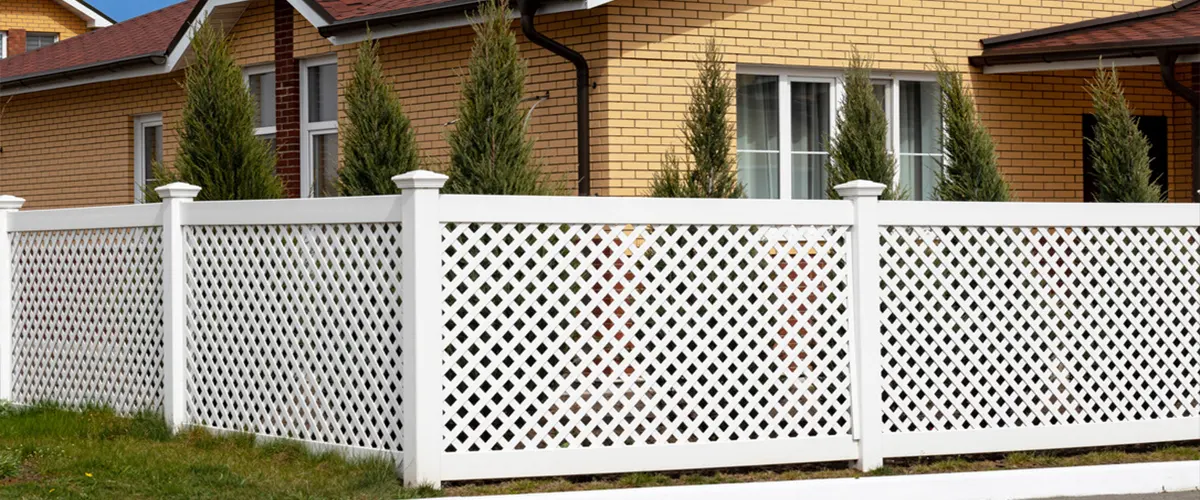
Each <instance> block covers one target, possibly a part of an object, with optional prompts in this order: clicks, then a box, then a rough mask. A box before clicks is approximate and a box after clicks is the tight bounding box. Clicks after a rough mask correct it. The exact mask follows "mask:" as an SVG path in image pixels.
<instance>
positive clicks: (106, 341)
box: [12, 227, 163, 413]
mask: <svg viewBox="0 0 1200 500" xmlns="http://www.w3.org/2000/svg"><path fill="white" fill-rule="evenodd" d="M161 232H162V231H161V230H160V229H159V228H155V227H146V228H121V229H92V230H76V231H42V232H20V233H14V234H13V236H12V249H13V306H14V307H13V349H14V352H13V362H14V379H13V397H14V399H15V400H16V401H17V402H20V403H35V402H43V401H52V402H57V403H60V404H65V405H68V406H81V405H90V404H98V405H105V406H110V407H112V408H113V409H115V410H117V411H119V412H122V413H130V412H135V411H139V410H154V411H157V410H161V409H162V401H163V395H162V387H163V370H162V367H163V350H162V242H161Z"/></svg>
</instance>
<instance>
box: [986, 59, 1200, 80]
mask: <svg viewBox="0 0 1200 500" xmlns="http://www.w3.org/2000/svg"><path fill="white" fill-rule="evenodd" d="M1194 62H1200V55H1197V54H1191V55H1185V56H1179V59H1178V60H1177V61H1175V63H1176V64H1186V63H1194ZM1099 65H1100V59H1084V60H1080V61H1057V62H1040V63H1021V64H997V65H995V66H984V67H983V74H985V75H1004V74H1010V73H1034V72H1039V71H1067V70H1075V69H1096V68H1097V67H1098V66H1099ZM1104 66H1105V67H1109V68H1111V67H1114V66H1115V67H1118V68H1123V67H1126V66H1158V59H1157V58H1154V57H1117V58H1112V59H1104Z"/></svg>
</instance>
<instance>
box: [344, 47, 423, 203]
mask: <svg viewBox="0 0 1200 500" xmlns="http://www.w3.org/2000/svg"><path fill="white" fill-rule="evenodd" d="M345 95H346V117H347V118H348V122H347V123H346V126H345V127H344V132H343V139H342V151H343V153H342V158H343V159H342V162H343V164H342V169H341V170H339V171H338V181H339V182H338V191H339V192H340V193H341V195H342V196H370V195H379V194H396V193H399V192H400V190H399V189H397V188H396V184H395V183H393V182H392V176H394V175H398V174H403V173H405V172H408V171H410V170H416V169H417V168H419V167H420V164H421V156H420V152H419V150H418V148H417V136H416V133H415V132H414V131H413V128H412V123H411V122H410V121H409V119H408V117H407V116H405V114H404V107H403V106H402V105H401V103H400V98H399V97H397V96H396V94H395V92H393V91H392V88H391V86H390V85H388V83H387V81H386V80H385V79H384V77H383V66H382V65H380V63H379V43H378V42H376V41H375V40H372V39H370V38H368V39H367V40H366V41H364V42H363V43H362V44H360V45H359V46H358V60H357V61H356V62H355V63H354V78H352V79H351V80H350V83H349V84H348V85H347V86H346V94H345Z"/></svg>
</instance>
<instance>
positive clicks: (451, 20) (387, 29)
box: [329, 0, 612, 45]
mask: <svg viewBox="0 0 1200 500" xmlns="http://www.w3.org/2000/svg"><path fill="white" fill-rule="evenodd" d="M610 2H612V0H564V1H557V2H548V3H546V5H544V6H542V8H541V9H539V10H538V15H545V14H557V13H560V12H574V11H579V10H590V9H594V8H596V7H600V6H602V5H605V4H607V3H610ZM519 17H520V14H519V13H517V12H515V11H514V12H513V19H517V18H519ZM475 21H476V16H473V15H462V14H447V15H443V16H434V17H429V18H425V19H415V20H412V21H405V22H401V23H396V24H390V25H387V26H379V27H376V26H372V27H371V37H372V38H375V39H376V40H378V39H380V38H391V37H394V36H402V35H411V34H413V33H423V32H426V31H435V30H440V29H447V28H457V27H460V26H469V25H470V24H471V23H473V22H475ZM366 38H367V34H366V32H365V31H364V32H361V33H358V32H355V33H348V34H345V35H335V36H331V37H329V41H330V42H331V43H333V44H334V45H347V44H351V43H358V42H361V41H363V40H366Z"/></svg>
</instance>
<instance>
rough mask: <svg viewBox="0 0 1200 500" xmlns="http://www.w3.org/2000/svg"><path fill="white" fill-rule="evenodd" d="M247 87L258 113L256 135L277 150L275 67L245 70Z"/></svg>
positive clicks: (255, 117) (255, 121) (255, 123)
mask: <svg viewBox="0 0 1200 500" xmlns="http://www.w3.org/2000/svg"><path fill="white" fill-rule="evenodd" d="M245 79H246V86H247V87H249V89H250V95H251V96H252V97H254V103H255V105H256V106H257V107H258V112H257V113H256V114H255V115H254V135H257V136H258V137H260V138H262V139H263V140H265V141H267V142H268V143H270V144H271V149H272V150H274V149H275V66H257V67H253V68H247V69H246V70H245Z"/></svg>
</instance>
